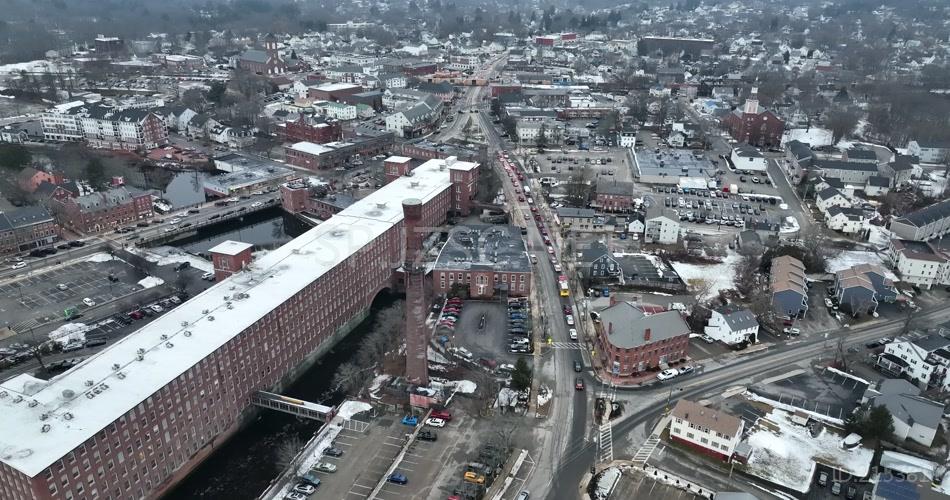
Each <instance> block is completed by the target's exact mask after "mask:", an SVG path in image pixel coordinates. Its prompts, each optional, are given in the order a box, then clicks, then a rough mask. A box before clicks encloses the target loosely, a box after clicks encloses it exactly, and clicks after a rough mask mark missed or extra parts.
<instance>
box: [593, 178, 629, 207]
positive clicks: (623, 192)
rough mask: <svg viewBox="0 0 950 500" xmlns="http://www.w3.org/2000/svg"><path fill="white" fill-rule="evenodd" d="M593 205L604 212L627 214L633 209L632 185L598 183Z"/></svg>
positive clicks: (608, 181) (618, 182)
mask: <svg viewBox="0 0 950 500" xmlns="http://www.w3.org/2000/svg"><path fill="white" fill-rule="evenodd" d="M595 203H596V205H597V207H599V208H600V210H603V211H604V212H629V211H630V210H632V209H633V183H632V182H621V181H616V180H601V181H599V182H598V183H597V195H596V197H595Z"/></svg>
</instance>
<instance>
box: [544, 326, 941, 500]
mask: <svg viewBox="0 0 950 500" xmlns="http://www.w3.org/2000/svg"><path fill="white" fill-rule="evenodd" d="M916 318H917V319H918V321H920V322H921V323H924V324H939V323H942V322H944V321H947V320H948V319H950V308H946V307H944V308H936V309H931V310H927V311H923V312H921V313H919V314H918V316H916ZM903 323H904V321H903V320H902V319H895V320H890V321H884V322H881V323H879V324H874V325H868V326H866V327H856V328H854V329H851V330H847V329H844V330H841V331H839V332H829V338H828V339H827V340H825V339H824V338H823V333H825V332H818V333H817V334H816V335H815V336H813V337H810V338H809V339H806V340H802V341H798V343H795V344H783V345H779V346H778V347H775V348H773V349H772V350H769V351H767V352H766V353H765V354H762V355H757V356H754V357H749V358H747V359H744V360H743V361H740V362H737V363H734V364H731V365H727V366H724V367H722V368H719V369H715V370H707V371H706V372H705V373H700V374H697V375H694V376H691V377H688V378H684V379H679V381H678V382H673V384H672V386H671V385H670V384H663V385H659V386H656V387H652V388H647V389H644V390H640V391H637V392H636V401H637V406H638V407H640V409H639V410H637V411H635V412H634V413H631V414H628V415H627V416H625V417H624V418H623V419H622V420H621V421H619V422H617V423H616V424H614V426H613V436H614V449H615V450H618V449H619V450H622V449H625V448H629V445H631V444H639V443H638V442H637V441H636V440H637V439H638V436H636V435H635V432H636V430H637V429H638V428H639V427H640V426H642V425H644V424H646V425H653V424H654V423H655V422H656V421H658V420H659V418H660V416H661V414H662V413H663V412H664V410H665V408H666V399H667V397H668V396H667V395H668V394H670V393H671V387H672V389H673V392H672V398H671V403H675V401H677V400H678V399H680V398H686V399H691V400H699V399H704V398H705V397H710V396H712V395H714V394H718V393H719V392H721V389H723V388H726V387H730V386H736V385H746V384H748V383H749V382H750V381H751V380H752V379H753V378H754V377H757V376H760V375H763V374H765V373H767V372H770V371H774V370H781V369H782V367H783V366H788V365H791V364H794V363H798V362H802V361H805V362H807V361H808V360H810V359H812V358H814V357H815V356H817V355H820V354H822V353H830V352H832V350H833V349H834V346H835V344H836V342H837V339H838V337H840V336H844V338H845V340H844V345H845V348H847V347H849V346H851V345H855V346H858V347H859V348H862V349H863V345H864V344H865V343H867V342H868V341H870V340H874V339H878V338H880V337H885V336H889V337H893V336H895V335H898V334H899V333H900V332H901V329H902V327H903ZM644 402H646V405H645V406H640V405H643V404H644ZM631 406H633V405H629V404H628V408H629V407H631ZM572 458H573V460H571V461H566V462H564V463H562V465H561V467H559V468H558V469H557V470H556V471H554V473H552V474H551V477H552V478H555V479H554V482H553V485H552V494H551V495H549V496H548V497H547V498H548V499H549V500H575V499H576V498H577V493H576V492H577V485H578V484H579V483H580V482H581V480H582V478H583V475H584V474H585V473H586V472H587V471H588V469H589V468H590V465H591V464H593V463H594V458H595V448H594V446H593V445H592V443H584V445H583V447H582V448H578V449H575V450H572ZM617 458H623V457H620V456H618V457H617Z"/></svg>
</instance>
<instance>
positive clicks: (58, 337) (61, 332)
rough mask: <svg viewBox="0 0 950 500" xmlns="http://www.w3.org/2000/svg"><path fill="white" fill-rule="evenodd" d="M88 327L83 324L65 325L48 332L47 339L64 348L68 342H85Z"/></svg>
mask: <svg viewBox="0 0 950 500" xmlns="http://www.w3.org/2000/svg"><path fill="white" fill-rule="evenodd" d="M90 329H91V328H90V326H89V325H87V324H85V323H66V324H65V325H63V326H61V327H59V328H57V329H55V330H53V331H51V332H49V339H50V340H52V341H53V342H56V343H57V344H59V345H61V346H64V345H66V344H68V343H70V342H85V341H86V332H88V331H89V330H90Z"/></svg>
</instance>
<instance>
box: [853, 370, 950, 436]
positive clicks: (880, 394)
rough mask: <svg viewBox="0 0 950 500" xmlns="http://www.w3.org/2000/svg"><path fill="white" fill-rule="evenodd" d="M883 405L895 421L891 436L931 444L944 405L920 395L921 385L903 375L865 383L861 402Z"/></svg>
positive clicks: (938, 425) (870, 404)
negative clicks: (913, 382) (866, 387)
mask: <svg viewBox="0 0 950 500" xmlns="http://www.w3.org/2000/svg"><path fill="white" fill-rule="evenodd" d="M865 403H867V404H868V405H869V406H883V407H885V408H887V409H888V411H889V412H890V413H891V417H893V421H894V437H896V438H897V439H898V440H906V439H910V440H911V441H916V442H918V443H920V444H922V445H924V446H928V447H929V446H931V445H933V441H934V436H936V434H937V428H939V427H940V420H941V418H942V417H943V409H944V405H943V404H941V403H938V402H936V401H932V400H930V399H927V398H925V397H922V396H921V395H920V389H919V388H918V387H916V386H914V385H913V384H911V383H910V382H908V381H906V380H902V379H894V378H889V379H883V380H881V381H879V382H878V383H877V384H875V385H873V386H871V387H868V389H867V390H866V391H865V392H864V397H863V399H862V404H865Z"/></svg>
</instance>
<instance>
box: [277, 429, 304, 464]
mask: <svg viewBox="0 0 950 500" xmlns="http://www.w3.org/2000/svg"><path fill="white" fill-rule="evenodd" d="M301 448H303V441H301V440H300V438H299V437H297V436H296V435H292V436H290V437H288V438H287V439H285V440H283V441H282V442H281V443H280V446H278V447H277V457H276V460H275V461H274V463H275V465H277V468H278V469H279V470H282V471H283V470H286V469H287V468H289V467H290V466H291V465H292V464H293V463H294V458H296V457H297V454H298V453H300V449H301Z"/></svg>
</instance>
